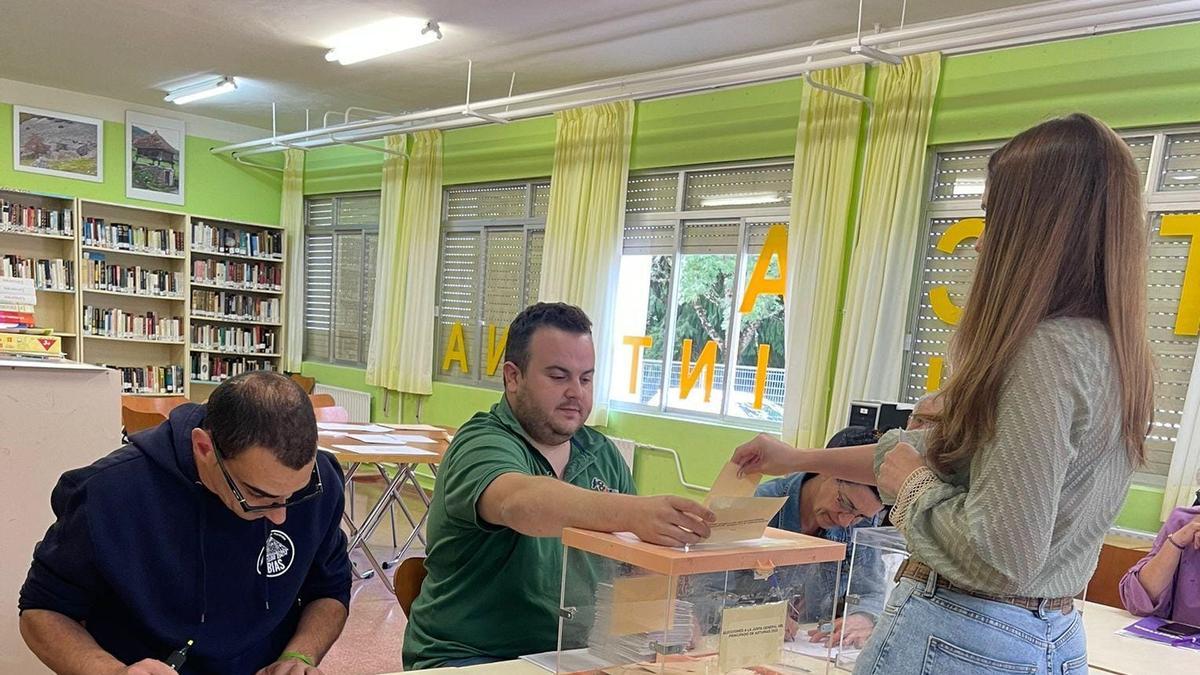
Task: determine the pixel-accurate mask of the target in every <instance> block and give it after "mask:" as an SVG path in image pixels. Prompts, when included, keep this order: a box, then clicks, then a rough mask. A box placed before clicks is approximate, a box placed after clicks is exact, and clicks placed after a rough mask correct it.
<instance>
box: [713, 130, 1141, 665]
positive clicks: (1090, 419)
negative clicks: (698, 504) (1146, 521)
mask: <svg viewBox="0 0 1200 675" xmlns="http://www.w3.org/2000/svg"><path fill="white" fill-rule="evenodd" d="M1139 182H1140V181H1139V177H1138V171H1137V168H1136V166H1135V164H1134V161H1133V157H1132V156H1131V154H1130V152H1129V149H1128V147H1127V146H1126V145H1125V143H1124V142H1123V141H1122V140H1121V139H1120V137H1119V136H1117V134H1116V133H1114V132H1113V131H1112V130H1111V129H1109V128H1108V127H1107V126H1105V125H1104V124H1103V123H1101V122H1099V121H1097V120H1095V119H1093V118H1092V117H1089V116H1087V115H1082V114H1075V115H1069V116H1066V117H1062V118H1058V119H1053V120H1049V121H1047V122H1044V123H1042V124H1039V125H1038V126H1036V127H1033V128H1032V129H1029V130H1027V131H1025V132H1023V133H1021V134H1020V135H1018V136H1017V137H1016V138H1014V139H1012V141H1010V142H1009V143H1007V144H1006V145H1004V146H1003V147H1002V148H1000V149H999V150H997V151H996V152H995V153H994V154H993V155H992V157H991V159H990V161H989V162H988V184H987V190H986V192H985V195H984V202H985V203H984V208H985V210H986V211H987V227H986V231H985V233H984V235H983V236H982V237H981V239H980V241H979V243H978V244H977V248H978V249H979V251H980V253H979V258H978V265H977V267H976V270H975V276H974V280H973V283H972V286H971V291H970V294H969V297H968V300H967V304H966V307H965V308H964V310H963V314H962V320H961V323H960V324H959V327H958V330H957V332H956V334H955V336H954V338H953V339H952V342H951V348H950V363H951V374H950V378H949V381H948V382H947V384H946V386H945V388H944V389H943V390H942V392H941V394H940V396H939V398H940V402H941V403H942V405H943V410H942V412H941V413H940V414H939V415H938V416H937V421H936V423H935V424H934V425H933V426H932V427H931V428H929V429H927V430H924V431H919V432H899V431H895V432H889V433H888V434H886V435H885V436H884V437H883V438H882V439H880V442H879V443H878V445H875V446H859V447H857V448H847V449H845V450H842V451H829V450H796V449H794V448H791V447H789V446H787V445H786V444H783V443H781V442H780V441H778V440H776V439H773V438H771V437H768V436H760V437H759V438H756V439H755V440H753V441H751V442H750V443H747V444H746V445H744V446H742V447H740V448H738V449H737V451H736V452H735V453H734V461H735V462H737V463H738V464H740V465H741V466H742V467H743V471H744V472H756V473H769V474H781V473H789V472H792V471H815V472H819V473H831V474H834V475H835V476H838V477H840V478H844V479H846V480H853V481H857V482H870V483H876V484H878V486H879V488H880V491H881V492H882V493H883V494H884V495H886V496H891V497H893V498H894V501H895V506H894V507H893V511H892V520H893V522H895V523H896V525H897V527H899V529H900V530H901V531H902V532H903V533H904V535H905V538H906V539H907V542H908V550H909V552H910V553H911V557H910V559H909V561H908V562H906V563H905V564H904V566H903V567H902V568H901V572H900V576H901V577H902V578H901V580H900V585H899V586H897V588H896V589H895V591H893V593H892V596H891V598H890V600H889V602H888V606H887V608H886V609H885V611H884V613H883V616H882V617H881V618H880V620H879V623H878V625H877V626H876V628H875V631H874V632H873V634H872V636H871V639H870V641H869V642H868V644H867V647H866V648H865V650H864V651H863V653H862V655H861V656H860V657H859V660H858V664H857V666H856V670H855V672H857V673H908V672H932V673H941V672H947V673H949V672H954V673H964V672H1005V673H1012V672H1028V673H1070V672H1076V671H1077V672H1081V673H1082V672H1086V671H1087V664H1086V656H1087V655H1086V645H1085V641H1084V634H1083V631H1082V626H1081V625H1080V617H1079V615H1078V612H1076V611H1075V609H1074V604H1073V596H1076V595H1078V594H1079V593H1080V592H1081V591H1082V590H1083V588H1084V587H1085V586H1086V585H1087V582H1088V579H1089V578H1090V577H1091V574H1092V572H1093V571H1094V569H1095V566H1096V561H1097V557H1098V555H1099V551H1100V546H1101V544H1102V540H1103V538H1104V535H1105V532H1106V531H1107V530H1108V528H1109V527H1110V526H1111V525H1112V522H1113V520H1114V519H1115V518H1116V515H1117V512H1118V510H1119V509H1120V507H1121V504H1122V502H1123V501H1124V498H1125V493H1126V491H1127V489H1128V487H1129V481H1130V477H1131V475H1132V474H1133V471H1134V469H1135V467H1137V466H1138V465H1140V464H1141V463H1142V462H1143V460H1144V457H1145V447H1144V440H1145V437H1146V434H1147V432H1148V430H1149V425H1150V422H1151V414H1152V405H1153V400H1152V398H1153V391H1152V387H1153V364H1152V357H1151V354H1150V348H1149V343H1148V341H1147V339H1146V328H1145V325H1146V264H1147V253H1146V239H1147V233H1146V226H1145V220H1144V212H1143V210H1142V204H1141V186H1140V185H1139ZM1076 669H1077V670H1076Z"/></svg>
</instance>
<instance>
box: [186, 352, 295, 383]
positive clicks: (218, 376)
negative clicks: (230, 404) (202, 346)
mask: <svg viewBox="0 0 1200 675" xmlns="http://www.w3.org/2000/svg"><path fill="white" fill-rule="evenodd" d="M191 361H192V368H191V372H192V379H193V380H199V381H201V382H221V381H224V380H226V379H229V378H231V377H233V376H234V375H241V374H242V373H247V372H250V371H256V370H274V369H275V367H274V365H273V364H272V363H271V361H270V360H269V359H263V358H253V357H249V356H222V355H220V354H209V353H208V352H193V353H192V359H191Z"/></svg>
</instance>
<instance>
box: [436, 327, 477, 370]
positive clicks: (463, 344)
mask: <svg viewBox="0 0 1200 675" xmlns="http://www.w3.org/2000/svg"><path fill="white" fill-rule="evenodd" d="M456 363H457V364H458V369H459V370H460V371H462V374H463V375H466V374H467V372H468V371H469V370H470V368H469V366H467V338H466V336H464V335H463V325H462V324H461V323H453V324H450V335H449V336H448V337H447V338H446V355H445V356H444V357H443V358H442V372H444V373H448V372H450V366H452V365H454V364H456Z"/></svg>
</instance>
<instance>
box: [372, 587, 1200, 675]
mask: <svg viewBox="0 0 1200 675" xmlns="http://www.w3.org/2000/svg"><path fill="white" fill-rule="evenodd" d="M1084 604H1085V607H1084V610H1083V625H1084V630H1085V631H1086V633H1087V639H1088V666H1089V668H1088V670H1089V672H1090V673H1093V674H1094V675H1110V674H1112V673H1116V674H1117V675H1149V674H1151V673H1153V675H1196V673H1200V651H1193V650H1187V649H1179V648H1177V647H1169V646H1167V645H1163V644H1158V643H1155V642H1150V641H1148V640H1139V639H1137V638H1132V637H1126V636H1124V635H1116V634H1115V633H1116V632H1117V631H1118V630H1120V629H1122V628H1124V627H1125V626H1128V625H1129V624H1131V623H1133V622H1134V621H1136V620H1137V617H1135V616H1132V615H1130V614H1129V613H1128V612H1126V611H1125V610H1123V609H1116V608H1113V607H1108V606H1106V605H1098V604H1096V603H1093V602H1088V603H1084ZM830 666H831V667H830V672H844V671H840V670H835V669H834V668H832V664H830ZM421 672H422V673H430V675H434V674H444V673H489V674H494V675H546V671H544V670H542V669H541V668H538V667H537V666H535V665H533V664H532V663H528V662H526V661H505V662H503V663H494V664H488V665H482V666H467V667H464V668H435V669H433V670H425V671H421ZM814 672H819V671H816V670H814ZM389 675H401V674H400V673H392V674H389Z"/></svg>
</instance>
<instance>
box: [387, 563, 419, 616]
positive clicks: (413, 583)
mask: <svg viewBox="0 0 1200 675" xmlns="http://www.w3.org/2000/svg"><path fill="white" fill-rule="evenodd" d="M425 574H426V572H425V556H423V555H421V556H413V557H412V558H405V559H404V561H403V562H401V563H400V566H399V567H397V568H396V576H395V577H394V578H393V579H392V583H393V587H394V588H395V589H396V602H399V603H400V609H402V610H404V616H409V613H410V612H411V611H412V604H413V601H414V600H416V599H417V595H418V594H419V593H420V592H421V582H423V581H425Z"/></svg>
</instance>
